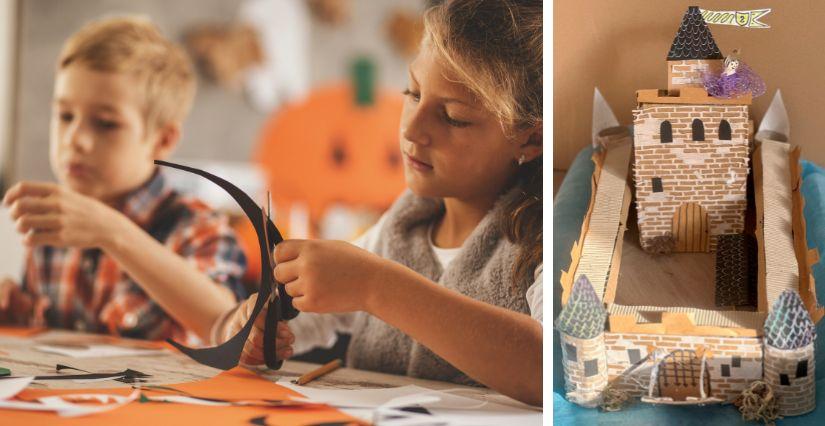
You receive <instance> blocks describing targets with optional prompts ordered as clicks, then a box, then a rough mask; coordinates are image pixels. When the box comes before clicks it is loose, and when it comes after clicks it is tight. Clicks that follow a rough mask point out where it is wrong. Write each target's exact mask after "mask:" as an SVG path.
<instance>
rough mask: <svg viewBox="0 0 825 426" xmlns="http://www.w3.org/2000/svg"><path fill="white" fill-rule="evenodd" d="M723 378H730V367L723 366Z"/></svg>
mask: <svg viewBox="0 0 825 426" xmlns="http://www.w3.org/2000/svg"><path fill="white" fill-rule="evenodd" d="M722 377H730V365H728V364H722Z"/></svg>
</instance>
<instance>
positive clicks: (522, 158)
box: [518, 154, 526, 166]
mask: <svg viewBox="0 0 825 426" xmlns="http://www.w3.org/2000/svg"><path fill="white" fill-rule="evenodd" d="M524 160H526V158H525V157H524V154H521V157H519V158H518V165H519V166H520V165H522V164H524Z"/></svg>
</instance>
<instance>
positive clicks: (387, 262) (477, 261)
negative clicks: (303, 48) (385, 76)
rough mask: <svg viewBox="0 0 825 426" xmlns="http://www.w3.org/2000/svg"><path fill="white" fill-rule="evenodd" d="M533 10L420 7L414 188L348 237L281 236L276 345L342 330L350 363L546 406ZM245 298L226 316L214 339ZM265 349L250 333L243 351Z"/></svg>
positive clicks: (297, 347) (327, 339)
mask: <svg viewBox="0 0 825 426" xmlns="http://www.w3.org/2000/svg"><path fill="white" fill-rule="evenodd" d="M541 13H542V7H541V2H540V1H519V2H514V1H484V0H455V1H447V2H444V3H441V4H438V5H436V6H433V7H431V8H430V9H428V10H427V11H426V13H425V17H424V20H425V36H424V40H423V41H422V45H421V50H420V53H419V54H418V56H417V57H416V59H415V60H414V61H413V62H412V64H411V65H410V67H409V87H408V89H407V90H405V91H404V93H405V95H406V97H407V100H406V103H405V106H404V112H403V115H402V118H401V129H400V135H401V138H400V141H401V143H400V145H401V146H400V148H401V152H402V154H403V156H404V166H405V177H406V181H407V185H408V187H409V190H408V191H406V192H405V193H404V194H403V195H401V197H400V198H399V199H398V200H397V201H396V202H395V203H394V204H393V206H392V207H391V208H390V209H389V210H388V211H387V213H386V214H384V216H383V217H382V218H381V219H380V221H379V222H378V223H377V224H376V225H375V226H374V227H372V228H371V229H370V230H369V231H367V233H366V234H365V235H364V236H363V237H361V238H360V239H358V240H357V241H356V242H354V244H349V243H345V242H338V241H317V240H316V241H299V240H288V241H284V242H283V243H281V244H279V245H278V246H277V247H276V250H275V253H274V256H275V262H276V264H277V266H276V267H275V277H276V279H277V280H278V281H280V282H282V283H284V284H286V291H287V293H289V294H290V295H291V296H293V297H294V304H295V307H296V308H297V309H299V310H300V311H302V312H303V313H302V314H301V315H299V316H298V317H297V318H296V319H295V320H293V321H291V322H290V323H289V327H290V328H291V331H292V333H290V332H289V330H286V329H285V327H282V328H281V333H280V338H279V344H283V343H287V344H291V343H293V342H294V346H293V349H294V352H296V353H297V352H303V351H306V350H309V349H311V348H312V347H314V346H329V345H331V344H332V343H334V339H335V336H336V331H343V332H349V333H351V334H352V340H351V343H350V345H349V348H348V355H347V358H348V359H347V363H348V366H349V367H353V368H359V369H367V370H375V371H381V372H386V373H393V374H406V375H409V376H415V377H422V378H428V379H435V380H444V381H452V382H456V383H463V384H475V383H481V384H484V385H487V386H489V387H491V388H493V389H495V390H497V391H499V392H501V393H503V394H505V395H508V396H511V397H513V398H515V399H518V400H521V401H524V402H526V403H530V404H541V402H542V322H541V321H542V292H543V290H542V273H541V270H542V260H541V259H542V204H541V203H542V163H541V162H542V157H541V155H542V21H541V19H542V16H541ZM254 303H255V300H254V297H253V298H251V299H250V300H248V301H247V302H245V303H244V304H242V305H240V306H239V307H238V308H236V309H234V310H233V311H230V312H228V313H226V314H225V315H224V319H222V320H220V321H219V322H218V323H216V326H215V329H214V331H213V336H216V337H217V338H216V339H215V340H217V341H221V340H223V339H225V338H226V337H225V336H231V335H232V334H234V333H235V332H236V331H237V330H238V329H239V328H240V327H241V325H242V324H244V323H245V322H246V319H247V318H248V312H249V311H250V308H251V306H252V305H254ZM293 333H294V335H293ZM296 338H297V339H296ZM261 346H262V345H261V338H260V333H259V334H258V335H256V336H254V337H253V338H251V339H250V342H248V344H247V350H246V357H245V360H246V362H248V363H253V364H254V363H261V362H262V361H261V359H262V356H261V353H262V349H261ZM293 349H286V350H284V351H283V352H282V353H283V354H284V355H286V356H290V355H291V354H292V352H293Z"/></svg>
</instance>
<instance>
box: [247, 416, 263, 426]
mask: <svg viewBox="0 0 825 426" xmlns="http://www.w3.org/2000/svg"><path fill="white" fill-rule="evenodd" d="M249 424H251V425H256V426H266V416H260V417H253V418H251V419H249Z"/></svg>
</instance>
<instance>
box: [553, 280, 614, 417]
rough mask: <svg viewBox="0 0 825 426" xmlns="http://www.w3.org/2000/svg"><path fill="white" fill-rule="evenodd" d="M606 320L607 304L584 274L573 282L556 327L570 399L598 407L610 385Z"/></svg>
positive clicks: (565, 382) (583, 404)
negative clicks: (605, 341)
mask: <svg viewBox="0 0 825 426" xmlns="http://www.w3.org/2000/svg"><path fill="white" fill-rule="evenodd" d="M606 319H607V311H606V310H605V309H604V305H603V304H602V302H601V300H599V297H598V296H597V295H596V292H595V290H593V286H592V285H591V284H590V281H589V280H588V279H587V277H586V276H584V275H582V276H581V277H579V279H578V280H576V282H575V283H573V288H572V289H571V292H570V298H569V299H568V300H567V304H566V305H564V308H562V311H561V313H560V314H559V316H558V318H557V319H556V329H557V330H558V331H559V336H560V338H561V349H562V363H563V364H564V386H565V389H566V390H567V395H566V396H567V400H568V401H570V402H573V403H576V404H579V405H581V406H584V407H596V406H598V405H599V404H600V403H601V402H602V391H604V388H605V387H607V355H606V351H605V345H604V327H605V320H606Z"/></svg>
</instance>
